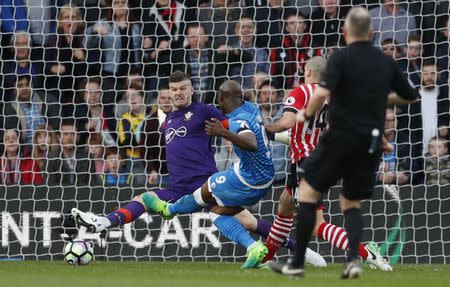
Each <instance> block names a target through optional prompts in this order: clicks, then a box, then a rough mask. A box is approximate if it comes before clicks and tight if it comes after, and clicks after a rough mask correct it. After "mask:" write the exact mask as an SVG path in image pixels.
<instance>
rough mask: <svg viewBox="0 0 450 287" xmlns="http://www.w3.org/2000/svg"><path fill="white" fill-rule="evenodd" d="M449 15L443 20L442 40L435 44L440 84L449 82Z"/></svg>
mask: <svg viewBox="0 0 450 287" xmlns="http://www.w3.org/2000/svg"><path fill="white" fill-rule="evenodd" d="M449 19H450V18H449V17H447V19H446V20H445V26H444V28H443V30H442V34H443V36H444V37H443V40H442V42H440V43H439V44H438V45H437V48H436V60H437V66H438V70H439V73H440V76H439V83H440V84H448V83H449V73H448V71H449V69H450V67H449V65H448V63H449V57H450V49H449V41H450V21H449Z"/></svg>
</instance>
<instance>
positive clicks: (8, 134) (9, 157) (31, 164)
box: [0, 129, 43, 185]
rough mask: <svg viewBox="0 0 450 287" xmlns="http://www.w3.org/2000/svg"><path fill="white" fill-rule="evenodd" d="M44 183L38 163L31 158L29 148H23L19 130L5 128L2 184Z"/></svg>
mask: <svg viewBox="0 0 450 287" xmlns="http://www.w3.org/2000/svg"><path fill="white" fill-rule="evenodd" d="M42 183H43V178H42V174H41V172H40V170H39V167H38V164H37V163H36V162H35V161H34V160H33V158H30V155H29V154H28V152H27V150H22V149H21V144H20V133H19V131H18V130H17V129H7V130H5V131H4V133H3V137H2V151H1V158H0V184H5V185H13V184H20V185H25V184H32V185H39V184H42Z"/></svg>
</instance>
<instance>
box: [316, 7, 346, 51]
mask: <svg viewBox="0 0 450 287" xmlns="http://www.w3.org/2000/svg"><path fill="white" fill-rule="evenodd" d="M318 2H319V4H320V7H319V8H318V9H317V10H316V11H314V12H313V13H312V14H311V17H310V18H311V34H312V37H313V45H314V47H317V48H318V47H330V43H333V44H334V43H336V44H338V45H336V46H341V45H344V44H345V43H344V37H343V35H342V32H341V29H342V27H343V25H344V20H345V16H346V15H347V12H348V8H347V7H348V6H345V5H340V4H341V0H319V1H318Z"/></svg>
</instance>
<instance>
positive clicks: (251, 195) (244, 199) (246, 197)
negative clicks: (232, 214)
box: [208, 169, 272, 207]
mask: <svg viewBox="0 0 450 287" xmlns="http://www.w3.org/2000/svg"><path fill="white" fill-rule="evenodd" d="M208 187H209V191H210V192H212V195H213V197H214V198H215V199H216V201H217V204H218V205H219V206H230V207H232V206H243V207H244V206H251V205H254V204H256V203H258V202H259V201H260V200H261V199H262V198H263V197H264V196H265V195H266V193H267V192H268V191H269V190H272V186H271V185H270V186H269V187H266V188H263V189H254V188H251V187H248V186H246V185H245V184H243V183H242V182H241V181H240V180H239V179H238V178H237V176H236V174H235V173H234V171H233V170H232V169H229V170H226V171H220V172H217V173H215V174H213V175H211V177H210V178H209V179H208Z"/></svg>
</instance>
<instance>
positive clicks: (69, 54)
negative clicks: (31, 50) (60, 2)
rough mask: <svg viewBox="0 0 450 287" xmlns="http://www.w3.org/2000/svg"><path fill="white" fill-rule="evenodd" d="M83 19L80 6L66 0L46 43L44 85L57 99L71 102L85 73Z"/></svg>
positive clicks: (72, 102) (73, 100)
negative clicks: (54, 29) (67, 2)
mask: <svg viewBox="0 0 450 287" xmlns="http://www.w3.org/2000/svg"><path fill="white" fill-rule="evenodd" d="M84 33H85V29H84V22H83V18H82V17H81V12H80V9H79V8H77V7H74V6H71V5H70V4H66V5H64V6H63V7H61V9H60V10H59V13H58V24H57V31H56V34H52V35H51V36H50V38H49V40H48V41H47V43H46V47H45V53H44V55H45V61H46V69H45V71H46V75H47V80H46V88H47V89H48V90H50V91H53V93H54V94H56V95H58V99H59V100H60V102H61V103H70V104H74V103H75V95H76V90H77V89H78V87H79V86H80V82H81V80H82V79H83V78H84V77H85V76H86V70H87V66H86V50H85V48H84Z"/></svg>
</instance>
